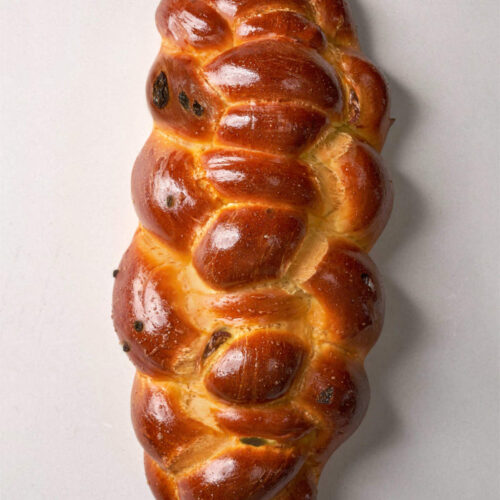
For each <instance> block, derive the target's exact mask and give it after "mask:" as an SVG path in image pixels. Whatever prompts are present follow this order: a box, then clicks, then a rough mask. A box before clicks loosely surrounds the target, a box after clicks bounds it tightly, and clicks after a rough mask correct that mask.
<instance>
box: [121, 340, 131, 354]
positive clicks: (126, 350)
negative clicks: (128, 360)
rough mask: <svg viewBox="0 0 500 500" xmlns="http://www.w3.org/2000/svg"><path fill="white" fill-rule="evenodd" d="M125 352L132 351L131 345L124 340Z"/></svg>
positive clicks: (123, 347)
mask: <svg viewBox="0 0 500 500" xmlns="http://www.w3.org/2000/svg"><path fill="white" fill-rule="evenodd" d="M122 349H123V352H130V346H129V345H128V344H127V343H126V342H124V343H123V345H122Z"/></svg>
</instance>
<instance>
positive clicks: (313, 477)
mask: <svg viewBox="0 0 500 500" xmlns="http://www.w3.org/2000/svg"><path fill="white" fill-rule="evenodd" d="M156 22H157V26H158V29H159V31H160V33H161V36H162V46H161V50H160V53H159V55H158V57H157V59H156V62H155V63H154V66H153V69H152V71H151V73H150V75H149V79H148V84H147V98H148V102H149V106H150V109H151V112H152V115H153V118H154V129H153V132H152V134H151V137H150V138H149V140H148V141H147V143H146V145H145V146H144V149H143V150H142V152H141V153H140V155H139V157H138V159H137V162H136V164H135V167H134V170H133V176H132V194H133V200H134V204H135V207H136V210H137V213H138V216H139V219H140V226H139V229H138V230H137V232H136V234H135V236H134V239H133V242H132V245H131V246H130V248H129V249H128V251H127V252H126V254H125V256H124V257H123V260H122V262H121V264H120V266H119V269H118V270H117V271H116V272H115V277H116V283H115V289H114V297H113V319H114V324H115V328H116V331H117V332H118V336H119V338H120V341H121V343H122V346H123V350H124V351H126V352H127V354H128V355H129V357H130V359H131V360H132V362H133V363H134V364H135V366H136V368H137V376H136V379H135V383H134V388H133V393H132V419H133V425H134V428H135V431H136V433H137V437H138V439H139V441H140V443H141V444H142V446H143V447H144V450H145V467H146V474H147V477H148V481H149V484H150V486H151V489H152V491H153V493H154V495H155V496H156V498H158V499H168V500H170V499H172V500H175V499H181V500H205V499H216V500H218V499H227V500H240V499H241V500H244V499H245V500H246V499H276V500H292V499H293V500H303V499H313V498H315V497H316V488H317V486H316V485H317V483H318V480H319V475H320V472H321V469H322V467H323V465H324V464H325V462H326V461H327V459H328V458H329V456H330V455H331V454H332V452H333V451H334V450H335V449H336V448H337V447H338V446H339V445H340V444H341V443H342V442H343V441H344V440H345V439H347V438H348V437H349V436H350V434H351V433H352V432H353V431H354V430H355V429H356V428H357V426H358V425H359V423H360V421H361V419H362V417H363V415H364V413H365V410H366V407H367V403H368V393H369V390H368V384H367V381H366V377H365V372H364V369H363V361H364V358H365V356H366V354H367V353H368V351H369V350H370V348H371V347H372V346H373V344H374V343H375V341H376V340H377V337H378V336H379V334H380V330H381V327H382V322H383V314H384V299H383V292H382V289H381V285H380V280H379V277H378V273H377V269H376V267H375V265H374V264H373V262H372V261H371V259H370V258H369V257H368V255H367V253H366V252H367V251H368V250H369V249H370V248H371V247H372V245H373V244H374V243H375V241H376V239H377V238H378V236H379V235H380V233H381V232H382V230H383V228H384V226H385V224H386V222H387V219H388V217H389V214H390V211H391V207H392V190H391V183H390V180H389V177H388V174H387V172H386V170H385V169H384V167H383V164H382V161H381V159H380V156H379V154H378V153H379V151H380V150H381V148H382V145H383V143H384V140H385V137H386V134H387V132H388V129H389V125H390V119H389V98H388V93H387V88H386V84H385V82H384V79H383V78H382V76H381V75H380V73H379V72H378V71H377V69H376V68H375V67H374V66H373V65H372V64H371V63H370V62H368V61H367V60H366V59H365V58H364V57H363V56H362V55H361V54H360V52H359V47H358V41H357V38H356V34H355V31H354V27H353V23H352V21H351V17H350V14H349V11H348V10H347V7H346V5H345V4H344V2H343V0H163V1H162V2H161V4H160V6H159V8H158V11H157V16H156Z"/></svg>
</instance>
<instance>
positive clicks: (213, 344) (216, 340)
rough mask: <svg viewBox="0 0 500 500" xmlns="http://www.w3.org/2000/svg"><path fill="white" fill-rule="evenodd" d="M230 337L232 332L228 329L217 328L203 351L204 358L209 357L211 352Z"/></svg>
mask: <svg viewBox="0 0 500 500" xmlns="http://www.w3.org/2000/svg"><path fill="white" fill-rule="evenodd" d="M229 338H231V334H230V333H229V332H228V331H227V330H224V328H221V329H219V330H216V331H215V332H214V333H213V334H212V336H211V337H210V340H209V341H208V343H207V345H206V347H205V350H204V351H203V359H207V358H208V356H210V354H212V353H213V352H215V351H216V350H217V349H218V348H219V347H220V346H221V345H222V344H224V343H225V342H227V340H228V339H229Z"/></svg>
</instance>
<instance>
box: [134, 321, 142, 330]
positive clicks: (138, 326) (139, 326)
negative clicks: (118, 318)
mask: <svg viewBox="0 0 500 500" xmlns="http://www.w3.org/2000/svg"><path fill="white" fill-rule="evenodd" d="M134 330H135V331H136V332H142V330H144V323H143V322H142V321H136V322H134Z"/></svg>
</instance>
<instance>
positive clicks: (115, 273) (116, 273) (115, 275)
mask: <svg viewBox="0 0 500 500" xmlns="http://www.w3.org/2000/svg"><path fill="white" fill-rule="evenodd" d="M119 272H120V271H119V269H115V270H114V271H113V278H116V277H117V276H118V273H119Z"/></svg>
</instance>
